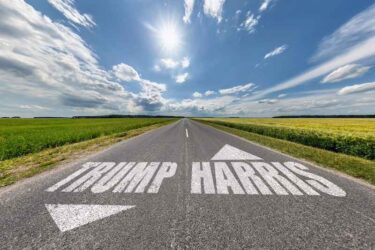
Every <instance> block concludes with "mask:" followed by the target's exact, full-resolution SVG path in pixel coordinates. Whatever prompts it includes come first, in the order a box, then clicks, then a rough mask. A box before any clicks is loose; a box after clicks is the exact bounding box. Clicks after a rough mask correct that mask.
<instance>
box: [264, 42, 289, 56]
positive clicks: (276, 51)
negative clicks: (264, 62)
mask: <svg viewBox="0 0 375 250" xmlns="http://www.w3.org/2000/svg"><path fill="white" fill-rule="evenodd" d="M287 48H288V46H287V45H286V44H284V45H282V46H280V47H277V48H275V49H274V50H272V51H270V52H268V53H267V54H266V55H265V56H264V59H267V58H270V57H273V56H277V55H280V54H281V53H284V51H285V50H286V49H287Z"/></svg>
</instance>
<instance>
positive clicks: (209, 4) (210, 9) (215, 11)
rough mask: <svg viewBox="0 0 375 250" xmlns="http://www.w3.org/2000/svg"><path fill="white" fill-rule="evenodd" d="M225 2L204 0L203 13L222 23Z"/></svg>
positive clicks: (223, 0)
mask: <svg viewBox="0 0 375 250" xmlns="http://www.w3.org/2000/svg"><path fill="white" fill-rule="evenodd" d="M224 3H225V0H204V4H203V12H204V14H206V15H207V16H210V17H213V18H216V19H217V22H218V23H220V22H221V20H222V13H223V6H224Z"/></svg>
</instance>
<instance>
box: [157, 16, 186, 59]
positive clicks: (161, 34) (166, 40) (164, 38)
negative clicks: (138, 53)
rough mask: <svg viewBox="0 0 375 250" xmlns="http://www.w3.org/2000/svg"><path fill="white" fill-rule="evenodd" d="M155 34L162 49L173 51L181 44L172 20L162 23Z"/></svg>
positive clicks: (177, 30)
mask: <svg viewBox="0 0 375 250" xmlns="http://www.w3.org/2000/svg"><path fill="white" fill-rule="evenodd" d="M157 36H158V39H159V42H160V46H161V47H162V49H163V50H166V51H169V52H173V51H176V50H177V49H178V48H179V47H180V46H181V34H180V31H179V29H178V27H177V25H176V24H175V23H173V22H165V23H163V24H162V25H161V26H160V28H159V29H158V31H157Z"/></svg>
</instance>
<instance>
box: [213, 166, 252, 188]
mask: <svg viewBox="0 0 375 250" xmlns="http://www.w3.org/2000/svg"><path fill="white" fill-rule="evenodd" d="M215 175H216V189H217V193H218V194H229V190H228V188H231V190H232V192H233V193H234V194H245V192H244V191H243V190H242V188H241V186H240V184H239V183H238V182H237V180H236V177H234V175H233V174H232V172H231V171H230V169H229V167H228V165H227V164H226V163H225V162H215Z"/></svg>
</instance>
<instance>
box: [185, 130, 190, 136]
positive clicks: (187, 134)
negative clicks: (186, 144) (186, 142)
mask: <svg viewBox="0 0 375 250" xmlns="http://www.w3.org/2000/svg"><path fill="white" fill-rule="evenodd" d="M185 132H186V138H189V132H188V130H187V128H185Z"/></svg>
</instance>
